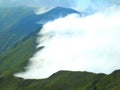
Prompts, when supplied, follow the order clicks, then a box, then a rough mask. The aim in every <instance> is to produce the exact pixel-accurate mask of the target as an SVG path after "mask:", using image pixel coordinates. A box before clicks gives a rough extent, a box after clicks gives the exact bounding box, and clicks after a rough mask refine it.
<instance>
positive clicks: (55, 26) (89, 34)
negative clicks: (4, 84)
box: [15, 7, 120, 79]
mask: <svg viewBox="0 0 120 90" xmlns="http://www.w3.org/2000/svg"><path fill="white" fill-rule="evenodd" d="M119 24H120V9H118V7H117V8H116V7H112V8H110V9H109V10H105V11H104V12H98V13H96V14H93V15H90V16H87V17H80V16H79V15H77V14H71V15H68V16H66V17H65V18H59V19H56V20H54V21H52V22H48V23H46V24H45V25H44V26H43V28H42V30H41V31H40V32H39V33H38V34H39V35H42V37H38V38H37V42H38V46H37V47H41V46H45V48H43V49H42V50H40V51H38V52H36V53H35V54H34V56H33V57H32V58H30V60H29V65H28V66H27V67H26V71H25V72H22V73H17V74H15V76H17V77H22V78H25V79H40V78H46V77H48V76H50V75H51V74H53V73H55V72H57V71H59V70H72V71H90V72H95V73H107V74H109V73H111V72H112V71H113V70H115V69H119V68H120V25H119Z"/></svg>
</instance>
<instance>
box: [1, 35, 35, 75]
mask: <svg viewBox="0 0 120 90" xmlns="http://www.w3.org/2000/svg"><path fill="white" fill-rule="evenodd" d="M35 45H36V42H35V36H31V37H30V38H28V39H27V40H25V41H24V42H21V43H20V45H18V47H15V48H11V49H9V50H8V51H7V52H5V53H4V54H2V55H0V73H1V74H0V77H3V76H6V75H9V74H11V73H14V72H15V71H18V70H21V69H22V67H23V66H24V65H25V64H26V62H27V60H28V59H29V58H30V57H31V56H32V55H33V53H34V52H35V50H36V49H35Z"/></svg>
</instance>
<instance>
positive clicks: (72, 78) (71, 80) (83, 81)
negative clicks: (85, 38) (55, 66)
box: [0, 70, 120, 90]
mask: <svg viewBox="0 0 120 90" xmlns="http://www.w3.org/2000/svg"><path fill="white" fill-rule="evenodd" d="M119 77H120V70H116V71H114V72H113V73H111V74H109V75H105V74H95V73H90V72H71V71H59V72H57V73H55V74H53V75H52V76H50V77H49V78H47V79H41V80H23V79H21V78H16V77H13V76H7V77H3V78H0V90H119V89H120V78H119Z"/></svg>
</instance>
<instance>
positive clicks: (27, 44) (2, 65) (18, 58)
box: [0, 7, 79, 77]
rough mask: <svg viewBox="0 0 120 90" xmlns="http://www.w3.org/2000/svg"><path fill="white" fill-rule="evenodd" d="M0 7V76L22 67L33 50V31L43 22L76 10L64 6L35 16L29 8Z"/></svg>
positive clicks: (38, 29)
mask: <svg viewBox="0 0 120 90" xmlns="http://www.w3.org/2000/svg"><path fill="white" fill-rule="evenodd" d="M0 9H1V10H0V12H1V14H0V16H1V17H0V20H1V21H0V25H1V26H0V73H1V74H0V77H3V76H7V75H9V74H13V73H15V72H17V71H20V70H23V67H24V66H25V65H26V63H27V62H28V59H29V58H30V57H31V56H32V55H33V54H34V53H35V52H36V45H37V43H36V36H37V35H36V34H37V32H38V31H40V29H41V28H42V25H43V24H45V23H46V22H48V21H51V20H54V19H56V18H58V17H64V16H66V15H68V14H71V13H79V12H77V11H75V10H73V9H69V8H63V7H56V8H53V9H52V10H50V11H48V12H46V13H43V14H40V15H36V14H35V13H34V9H32V8H23V7H22V8H21V7H18V8H0ZM38 22H42V24H40V23H39V24H37V23H38Z"/></svg>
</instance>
